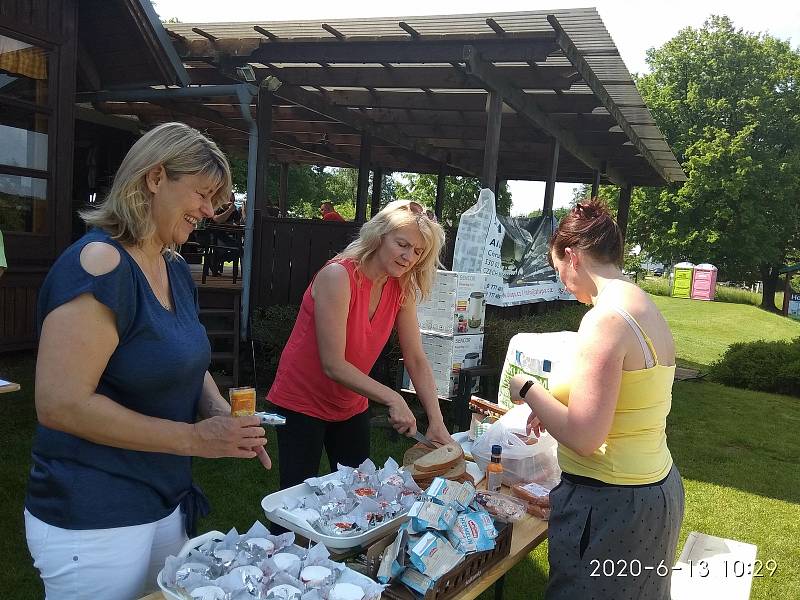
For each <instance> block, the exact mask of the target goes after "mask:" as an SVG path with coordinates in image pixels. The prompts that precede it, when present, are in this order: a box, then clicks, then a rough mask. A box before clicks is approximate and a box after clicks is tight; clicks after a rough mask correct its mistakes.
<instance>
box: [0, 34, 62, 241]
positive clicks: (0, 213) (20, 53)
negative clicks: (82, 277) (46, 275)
mask: <svg viewBox="0 0 800 600" xmlns="http://www.w3.org/2000/svg"><path fill="white" fill-rule="evenodd" d="M51 58H52V53H51V52H50V51H49V50H47V49H45V48H41V47H39V46H36V45H34V44H30V43H27V42H24V41H22V40H18V39H15V38H12V37H8V36H6V35H0V230H3V231H13V232H18V233H34V234H48V233H49V229H50V222H51V213H52V209H51V207H50V202H49V201H48V186H49V182H50V179H51V171H52V167H53V165H52V164H51V160H50V158H49V157H50V146H51V140H50V135H49V133H50V125H51V123H50V120H51V119H50V117H51V115H52V112H53V109H52V105H51V96H52V94H51V93H50V79H49V74H50V70H51V62H52V60H51Z"/></svg>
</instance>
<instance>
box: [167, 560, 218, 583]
mask: <svg viewBox="0 0 800 600" xmlns="http://www.w3.org/2000/svg"><path fill="white" fill-rule="evenodd" d="M193 573H195V574H198V575H202V576H203V577H205V578H206V579H212V578H213V577H214V573H213V571H212V568H211V566H210V565H207V564H204V563H200V562H187V563H184V564H182V565H181V566H180V567H178V570H177V571H176V572H175V581H176V583H177V584H178V585H181V584H183V582H184V581H186V579H187V578H188V577H189V575H191V574H193Z"/></svg>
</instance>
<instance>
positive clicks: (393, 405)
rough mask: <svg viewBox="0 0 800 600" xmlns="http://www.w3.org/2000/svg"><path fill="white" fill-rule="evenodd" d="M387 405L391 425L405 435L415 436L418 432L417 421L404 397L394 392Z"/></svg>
mask: <svg viewBox="0 0 800 600" xmlns="http://www.w3.org/2000/svg"><path fill="white" fill-rule="evenodd" d="M386 404H387V405H388V407H389V423H391V424H392V427H394V428H395V429H396V430H397V432H398V433H401V434H403V435H414V434H415V433H416V432H417V419H416V418H415V417H414V413H413V412H411V409H410V408H408V404H407V403H406V401H405V400H404V399H403V397H402V396H401V395H400V394H398V393H397V392H393V395H392V396H391V398H390V400H389V402H387V403H386Z"/></svg>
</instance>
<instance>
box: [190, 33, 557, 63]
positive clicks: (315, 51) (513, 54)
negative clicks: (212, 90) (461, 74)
mask: <svg viewBox="0 0 800 600" xmlns="http://www.w3.org/2000/svg"><path fill="white" fill-rule="evenodd" d="M412 41H413V43H412ZM208 44H209V42H207V41H198V42H197V47H195V44H194V43H193V44H192V45H191V47H190V49H189V50H188V51H187V53H186V55H185V56H184V59H186V60H195V59H211V60H213V59H214V55H215V52H214V51H215V49H213V48H208ZM474 45H475V46H476V47H477V48H478V49H479V50H480V51H481V53H482V55H483V56H485V57H486V58H487V60H492V61H496V62H526V61H529V60H532V61H534V62H539V61H544V60H546V59H547V57H548V56H549V55H550V54H552V53H553V52H555V51H556V50H557V49H558V47H557V46H556V43H555V40H554V39H551V38H549V37H541V36H539V37H531V38H509V37H506V38H488V39H483V40H480V41H477V42H475V44H474ZM204 46H205V48H204ZM220 46H221V49H222V50H225V49H227V48H228V47H230V52H229V54H231V56H239V57H241V58H242V59H243V60H246V62H250V63H261V64H266V63H319V62H327V63H330V64H336V63H356V64H359V63H364V62H370V63H377V64H381V63H387V64H403V63H414V64H416V63H451V62H462V61H463V58H462V54H463V47H464V41H463V40H462V39H458V40H448V39H444V40H441V39H437V40H427V39H425V38H424V37H423V38H415V39H414V40H391V41H364V40H360V39H358V38H355V39H354V38H350V39H348V40H347V43H346V44H343V43H342V42H341V41H340V40H317V41H308V42H301V41H292V42H287V41H284V40H283V39H281V40H278V41H274V42H270V43H268V44H265V43H261V45H260V46H258V47H256V48H254V49H253V50H252V51H251V52H250V53H249V54H246V55H243V54H242V52H243V49H242V48H241V42H240V41H239V40H230V41H229V40H220Z"/></svg>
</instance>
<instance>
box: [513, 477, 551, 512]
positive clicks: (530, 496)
mask: <svg viewBox="0 0 800 600" xmlns="http://www.w3.org/2000/svg"><path fill="white" fill-rule="evenodd" d="M511 493H512V494H514V496H516V497H517V498H519V499H520V500H524V501H525V502H528V503H529V504H534V505H536V506H541V507H542V508H548V507H549V506H550V490H549V489H548V488H546V487H544V486H543V485H541V484H539V483H526V484H524V485H515V486H512V488H511Z"/></svg>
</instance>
